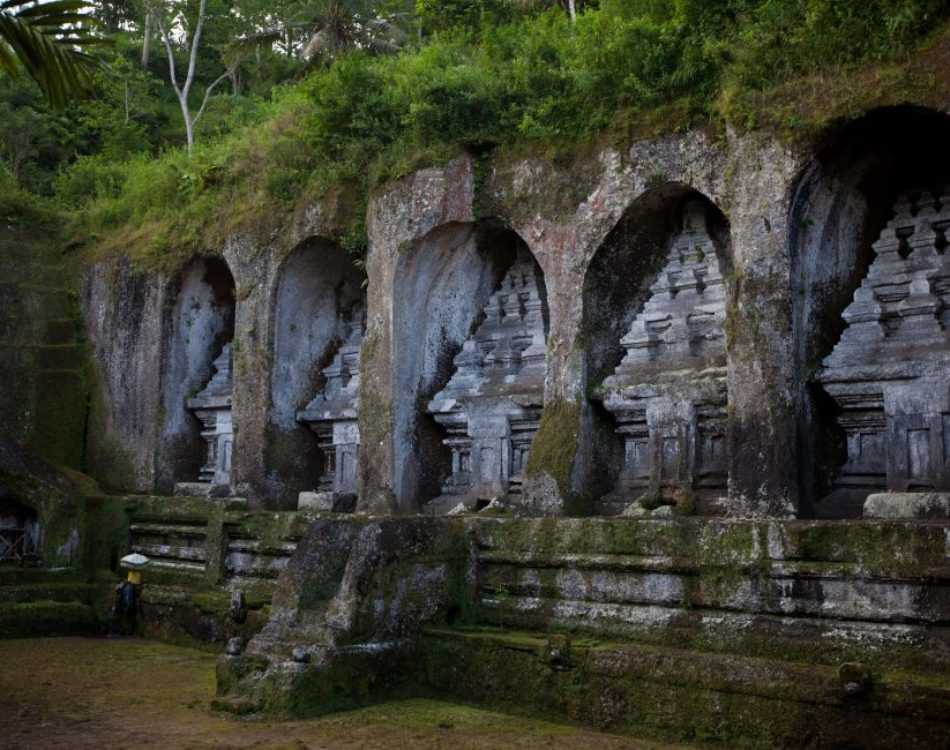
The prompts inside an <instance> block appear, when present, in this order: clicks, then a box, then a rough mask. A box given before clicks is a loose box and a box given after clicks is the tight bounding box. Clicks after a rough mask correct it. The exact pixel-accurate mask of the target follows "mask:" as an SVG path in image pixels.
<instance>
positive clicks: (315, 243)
mask: <svg viewBox="0 0 950 750" xmlns="http://www.w3.org/2000/svg"><path fill="white" fill-rule="evenodd" d="M361 286H362V278H361V274H360V272H359V271H358V269H357V268H356V266H355V264H354V263H353V258H352V257H351V256H350V255H348V254H347V252H346V251H345V250H344V249H343V248H342V247H340V246H339V245H337V244H336V243H333V242H330V241H328V240H322V239H317V238H314V239H311V240H308V241H306V242H304V243H302V244H301V245H299V246H298V247H296V248H295V249H294V250H293V251H292V252H291V254H290V255H289V256H288V257H287V259H286V261H285V262H284V264H283V267H282V268H281V271H280V274H279V277H278V281H277V287H276V293H275V295H274V314H273V337H272V342H273V344H272V346H273V365H272V368H271V373H270V392H271V408H270V411H269V414H268V430H267V436H266V439H265V442H264V450H265V457H264V459H265V468H266V470H267V477H268V478H267V483H268V487H267V491H268V494H269V495H270V496H271V498H272V499H273V501H274V502H275V504H276V505H277V506H278V507H297V500H298V495H299V493H301V492H304V493H306V494H305V495H304V496H303V499H304V502H305V503H306V502H310V503H317V504H319V505H320V507H325V509H328V510H329V509H333V508H334V507H337V508H338V509H339V508H340V507H341V504H342V505H344V506H346V507H350V506H352V504H353V502H354V501H355V497H356V453H357V450H358V448H359V429H358V427H357V424H356V420H357V410H358V408H359V353H360V345H361V342H362V334H363V330H364V326H365V310H366V302H365V297H364V294H363V290H362V288H361ZM314 493H319V497H318V496H316V495H315V494H314Z"/></svg>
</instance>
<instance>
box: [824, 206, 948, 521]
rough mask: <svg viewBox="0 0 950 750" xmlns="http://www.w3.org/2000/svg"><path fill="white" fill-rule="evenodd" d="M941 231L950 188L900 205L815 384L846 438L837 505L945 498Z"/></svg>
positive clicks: (944, 232)
mask: <svg viewBox="0 0 950 750" xmlns="http://www.w3.org/2000/svg"><path fill="white" fill-rule="evenodd" d="M948 229H950V189H946V190H944V192H943V195H942V196H941V197H940V198H936V199H935V198H934V196H933V195H932V194H930V193H928V192H925V191H924V192H920V193H918V194H917V195H916V196H914V197H908V196H901V197H900V198H899V199H898V201H897V203H896V205H895V206H894V215H893V217H892V218H891V220H890V221H888V223H887V226H886V227H885V228H884V230H883V231H882V232H881V236H880V238H879V239H878V240H877V241H876V242H875V243H874V244H873V245H872V247H873V249H874V253H875V257H874V261H873V263H872V264H871V267H870V269H869V270H868V273H867V276H866V277H865V278H864V280H863V281H862V282H861V286H860V287H859V288H858V289H857V290H856V291H855V293H854V299H853V301H852V302H851V304H850V305H849V306H848V307H847V309H846V310H845V311H844V313H843V317H844V319H845V321H846V323H847V328H846V329H845V330H844V333H843V334H842V336H841V339H840V340H839V342H838V344H837V346H835V348H834V350H833V351H832V352H831V354H830V355H829V356H828V357H827V358H826V359H825V360H824V363H823V365H824V367H823V369H822V370H821V371H820V372H819V374H818V376H817V379H818V381H819V382H820V383H821V384H822V385H823V386H824V388H825V390H826V391H827V392H828V393H829V394H831V396H832V397H834V399H835V401H836V402H837V404H838V406H839V407H840V409H841V414H840V415H839V416H838V423H839V425H840V426H841V427H842V428H843V429H844V431H845V433H846V435H847V452H848V456H847V461H846V462H845V464H844V465H843V466H842V467H841V469H840V472H839V474H838V477H837V479H836V481H835V486H836V493H837V494H838V495H839V496H841V495H850V496H851V497H852V498H855V497H856V498H857V499H858V501H862V500H863V499H864V496H866V495H868V494H869V493H879V492H882V491H884V490H887V491H890V492H892V493H908V492H922V493H928V492H931V493H932V492H934V491H943V492H947V491H950V255H948V253H947V251H946V245H947V240H948V236H947V232H948ZM947 497H950V496H946V497H944V498H942V501H943V505H946V501H947ZM895 498H896V502H898V503H900V502H908V503H909V502H914V501H913V500H911V499H910V498H908V497H907V496H901V495H895ZM865 510H866V511H867V506H865ZM944 516H945V514H944Z"/></svg>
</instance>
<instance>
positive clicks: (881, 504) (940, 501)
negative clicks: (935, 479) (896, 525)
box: [864, 492, 950, 521]
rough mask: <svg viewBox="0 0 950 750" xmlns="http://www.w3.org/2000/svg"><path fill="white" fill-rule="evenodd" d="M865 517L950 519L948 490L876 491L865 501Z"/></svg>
mask: <svg viewBox="0 0 950 750" xmlns="http://www.w3.org/2000/svg"><path fill="white" fill-rule="evenodd" d="M864 517H865V518H893V519H908V518H920V519H925V520H934V521H945V520H947V519H950V493H948V492H875V493H872V494H870V495H868V498H867V500H865V501H864Z"/></svg>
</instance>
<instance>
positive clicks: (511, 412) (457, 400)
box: [428, 251, 545, 504]
mask: <svg viewBox="0 0 950 750" xmlns="http://www.w3.org/2000/svg"><path fill="white" fill-rule="evenodd" d="M539 275H540V271H539V269H538V268H537V265H536V264H535V262H534V261H533V259H531V258H530V257H529V256H528V255H527V253H525V252H524V251H522V252H521V253H519V255H518V257H517V258H516V260H515V262H514V264H513V265H512V266H511V268H510V269H509V270H508V272H507V273H506V274H505V276H504V278H503V280H502V282H501V284H500V286H499V287H498V289H497V291H495V292H494V293H493V294H492V295H491V297H490V298H489V300H488V304H486V305H485V308H484V313H485V319H484V321H483V322H482V323H481V325H480V326H479V327H478V329H477V330H476V331H475V333H474V335H473V336H472V337H471V338H469V339H468V340H467V341H465V343H464V344H463V345H462V350H461V351H460V352H459V353H458V355H456V357H455V359H454V365H455V371H454V373H453V375H452V377H451V379H450V380H449V382H448V384H447V385H446V386H445V388H444V389H443V390H442V391H440V392H439V393H437V394H436V395H435V397H434V398H433V399H432V401H431V402H430V403H429V405H428V411H429V413H430V414H432V415H433V416H434V417H435V420H436V422H438V423H439V424H440V425H442V426H443V427H444V428H445V430H446V433H447V437H446V438H445V440H444V441H443V443H444V444H445V445H446V446H447V447H448V448H449V449H450V450H451V452H452V467H451V468H452V472H451V475H450V476H449V478H448V479H447V480H446V482H445V483H444V485H443V486H442V492H443V496H448V498H445V497H444V499H447V500H448V501H449V502H451V499H450V498H458V499H459V500H460V501H461V500H463V499H464V500H465V501H467V502H474V501H476V500H488V499H491V498H494V497H503V496H505V495H509V494H518V493H520V491H521V485H522V481H523V475H524V469H525V465H526V463H527V460H528V452H529V450H530V448H531V441H532V440H533V438H534V434H535V432H537V429H538V424H539V421H540V419H541V410H542V408H543V403H544V399H543V396H544V366H545V326H544V309H543V308H544V304H545V302H544V300H543V298H542V294H541V288H542V287H541V285H540V284H539V281H538V278H539ZM436 502H437V503H438V501H436ZM443 504H444V503H443Z"/></svg>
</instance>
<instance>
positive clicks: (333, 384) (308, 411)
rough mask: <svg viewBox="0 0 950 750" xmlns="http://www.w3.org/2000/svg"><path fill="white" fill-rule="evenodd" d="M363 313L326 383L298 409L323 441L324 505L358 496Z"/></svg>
mask: <svg viewBox="0 0 950 750" xmlns="http://www.w3.org/2000/svg"><path fill="white" fill-rule="evenodd" d="M363 333H364V325H363V316H362V314H357V315H356V316H355V319H354V321H353V322H352V323H350V326H349V334H348V336H347V338H346V341H344V342H343V344H342V346H340V348H339V350H338V351H337V353H336V356H334V358H333V361H332V362H331V363H330V365H329V366H328V367H326V368H325V369H324V370H323V375H324V376H325V377H326V383H325V384H324V386H323V389H322V390H321V391H320V393H318V394H317V395H316V397H315V398H314V399H313V401H311V402H310V403H309V404H307V407H306V408H305V409H303V410H301V411H299V412H297V421H298V422H302V423H304V424H306V425H307V426H309V427H310V429H312V430H313V431H314V432H315V433H316V434H317V438H318V439H319V441H320V449H321V450H322V451H323V453H324V455H325V456H326V465H325V467H324V470H323V474H322V475H321V476H320V482H319V484H318V486H317V493H318V494H319V495H325V497H324V498H323V500H324V503H323V504H322V505H321V507H326V509H328V510H329V509H332V508H334V507H338V504H339V502H340V500H342V499H347V500H352V499H354V498H355V496H356V491H357V479H356V460H357V455H358V454H359V446H360V430H359V424H358V422H357V417H358V413H359V403H360V396H359V394H360V350H361V347H362V345H363Z"/></svg>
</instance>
